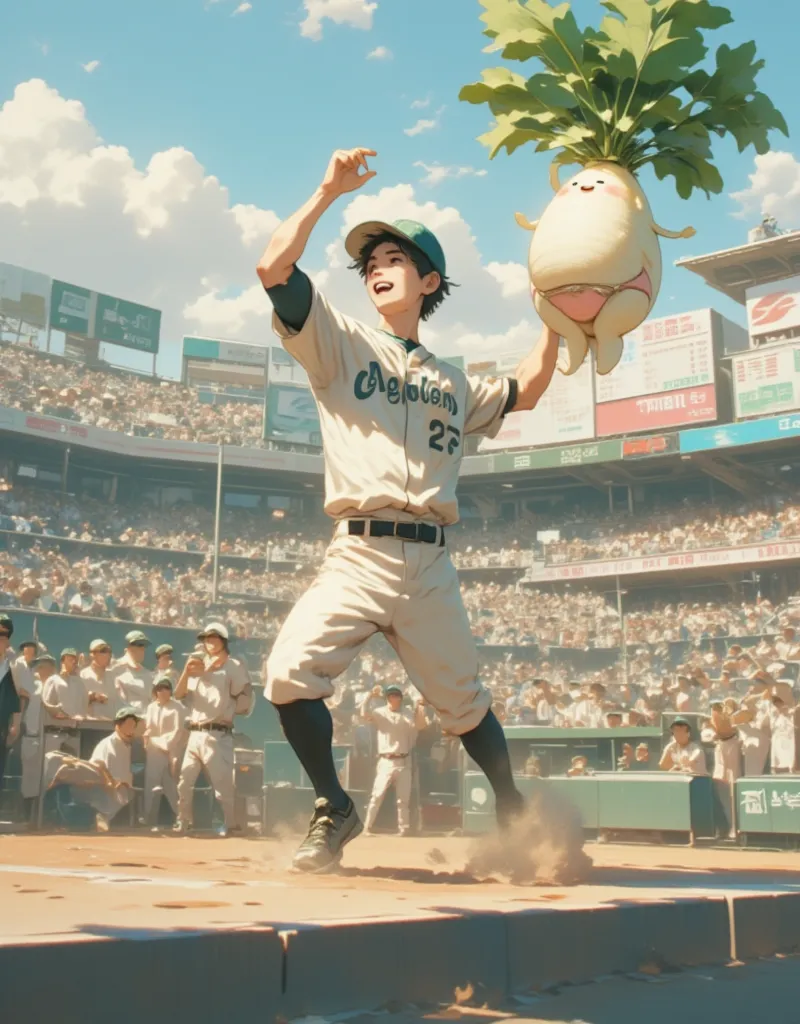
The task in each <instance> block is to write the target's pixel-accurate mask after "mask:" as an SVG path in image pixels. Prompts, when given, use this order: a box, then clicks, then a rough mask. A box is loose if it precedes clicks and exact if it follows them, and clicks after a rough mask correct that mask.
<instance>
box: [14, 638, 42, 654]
mask: <svg viewBox="0 0 800 1024" xmlns="http://www.w3.org/2000/svg"><path fill="white" fill-rule="evenodd" d="M38 646H39V645H38V643H37V642H36V641H35V640H23V641H22V643H21V644H18V647H19V649H20V650H21V651H24V650H25V648H26V647H38Z"/></svg>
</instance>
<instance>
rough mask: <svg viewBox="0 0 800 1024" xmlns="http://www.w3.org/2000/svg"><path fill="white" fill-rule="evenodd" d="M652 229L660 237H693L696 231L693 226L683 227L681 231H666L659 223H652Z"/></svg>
mask: <svg viewBox="0 0 800 1024" xmlns="http://www.w3.org/2000/svg"><path fill="white" fill-rule="evenodd" d="M653 231H655V233H656V234H657V235H661V237H662V238H693V237H694V236H695V235H696V234H697V232H696V231H695V229H694V228H684V229H683V231H667V229H666V228H662V227H661V226H660V225H659V224H656V223H655V222H654V223H653Z"/></svg>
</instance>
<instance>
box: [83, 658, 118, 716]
mask: <svg viewBox="0 0 800 1024" xmlns="http://www.w3.org/2000/svg"><path fill="white" fill-rule="evenodd" d="M81 679H82V680H83V685H84V686H85V687H86V695H87V697H88V695H89V693H90V692H91V693H102V694H103V696H104V697H105V698H106V702H105V704H99V703H95V704H90V705H89V712H90V714H91V716H92V718H100V719H104V720H105V719H108V720H109V721H112V722H113V720H114V715H115V714H116V713H117V710H118V709H119V708H120V707H121V706H122V705H121V704H120V700H119V694H118V692H117V688H116V686H115V682H114V670H113V669H112V668H111V667H110V666H109V668H107V669H106V670H105V671H104V672H103V673H102V675H101V674H100V673H98V671H97V669H96V668H94V666H93V665H87V667H86V668H84V669H81Z"/></svg>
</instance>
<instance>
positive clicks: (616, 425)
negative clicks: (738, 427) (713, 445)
mask: <svg viewBox="0 0 800 1024" xmlns="http://www.w3.org/2000/svg"><path fill="white" fill-rule="evenodd" d="M716 418H717V396H716V392H715V389H714V385H713V384H705V385H703V386H702V387H696V388H682V389H681V390H680V391H665V392H664V393H663V394H660V395H645V396H643V397H642V398H622V399H620V400H619V401H617V402H604V403H603V404H602V405H598V406H597V436H598V437H609V436H610V435H612V434H636V433H638V432H639V431H642V430H660V429H662V428H663V427H684V426H688V425H693V424H695V423H709V422H711V421H713V420H715V419H716Z"/></svg>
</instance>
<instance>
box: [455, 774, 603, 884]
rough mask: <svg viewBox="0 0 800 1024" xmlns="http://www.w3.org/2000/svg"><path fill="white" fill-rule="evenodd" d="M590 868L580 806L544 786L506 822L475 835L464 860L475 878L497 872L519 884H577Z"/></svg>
mask: <svg viewBox="0 0 800 1024" xmlns="http://www.w3.org/2000/svg"><path fill="white" fill-rule="evenodd" d="M591 867H592V860H591V858H590V857H589V856H588V855H587V854H586V853H585V852H584V850H583V829H582V827H581V820H580V816H579V814H578V811H577V810H576V808H575V807H573V805H572V804H569V803H565V802H564V800H563V797H558V796H556V794H555V793H553V792H551V791H548V790H547V789H545V788H544V787H543V788H542V789H541V790H540V791H539V792H537V793H535V794H533V795H532V796H531V797H529V798H528V803H527V806H526V808H525V811H524V812H523V814H522V815H520V817H518V818H516V819H515V820H514V821H513V822H512V823H511V824H510V825H509V826H508V827H506V828H504V829H502V830H500V831H493V832H491V833H489V834H487V835H484V836H481V837H480V838H479V839H476V840H475V841H474V843H473V844H472V846H471V847H470V850H469V853H468V860H467V865H466V869H467V871H469V872H470V873H471V874H473V875H475V876H476V877H478V878H489V877H497V876H500V877H503V878H506V879H508V880H509V881H510V882H513V883H514V884H517V885H524V884H527V885H531V884H533V885H578V884H579V883H581V882H585V881H586V880H587V878H588V876H589V872H590V870H591Z"/></svg>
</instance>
